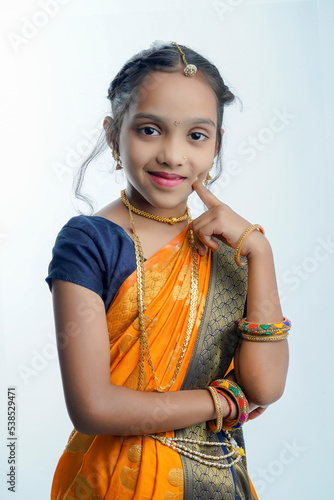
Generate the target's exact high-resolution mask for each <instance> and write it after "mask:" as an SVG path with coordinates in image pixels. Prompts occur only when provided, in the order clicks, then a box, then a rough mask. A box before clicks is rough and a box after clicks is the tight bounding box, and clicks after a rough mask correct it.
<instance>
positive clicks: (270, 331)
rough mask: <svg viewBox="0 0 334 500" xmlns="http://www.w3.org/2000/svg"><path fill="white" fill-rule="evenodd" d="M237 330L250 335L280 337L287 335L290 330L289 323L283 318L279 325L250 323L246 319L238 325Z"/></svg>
mask: <svg viewBox="0 0 334 500" xmlns="http://www.w3.org/2000/svg"><path fill="white" fill-rule="evenodd" d="M238 327H239V329H240V330H241V331H242V332H244V333H246V334H250V335H281V334H282V333H287V332H288V331H289V330H290V328H291V321H290V320H289V319H287V318H283V321H281V322H280V323H268V324H262V323H250V322H249V321H247V319H246V318H244V319H242V320H241V321H240V322H239V323H238Z"/></svg>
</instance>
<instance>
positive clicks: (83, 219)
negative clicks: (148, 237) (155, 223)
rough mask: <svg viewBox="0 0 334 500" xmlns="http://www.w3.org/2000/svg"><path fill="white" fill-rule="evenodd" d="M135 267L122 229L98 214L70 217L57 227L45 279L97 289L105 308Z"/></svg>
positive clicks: (132, 253)
mask: <svg viewBox="0 0 334 500" xmlns="http://www.w3.org/2000/svg"><path fill="white" fill-rule="evenodd" d="M135 270H136V257H135V252H134V244H133V241H132V239H131V238H130V236H129V235H128V234H127V233H126V231H124V229H123V228H122V227H121V226H119V225H118V224H115V223H114V222H111V221H110V220H108V219H105V218H104V217H100V216H98V215H78V216H75V217H72V218H71V219H70V220H69V221H68V222H67V223H66V224H65V225H64V226H63V227H62V229H61V230H60V232H59V233H58V236H57V238H56V241H55V245H54V247H53V249H52V260H51V262H50V264H49V268H48V273H49V274H48V276H47V277H46V278H45V281H46V282H47V284H48V285H49V288H50V291H52V278H58V279H63V280H66V281H71V282H72V283H76V284H78V285H82V286H84V287H86V288H89V289H90V290H93V291H94V292H96V293H97V294H98V295H99V296H100V297H101V298H102V300H103V301H104V304H105V310H106V312H107V311H108V309H109V306H110V304H111V302H112V300H113V298H114V296H115V295H116V293H117V291H118V289H119V288H120V286H121V285H122V283H123V282H124V281H125V280H126V278H128V276H130V274H132V273H133V272H134V271H135Z"/></svg>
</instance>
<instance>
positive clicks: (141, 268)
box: [127, 203, 199, 392]
mask: <svg viewBox="0 0 334 500" xmlns="http://www.w3.org/2000/svg"><path fill="white" fill-rule="evenodd" d="M127 206H128V209H129V214H130V224H131V228H132V234H133V242H134V247H135V255H136V266H137V302H138V317H139V327H140V333H139V345H140V368H139V380H138V389H137V390H138V391H141V390H142V388H143V381H144V375H145V354H146V355H147V361H148V364H149V367H150V370H151V373H152V375H153V377H154V380H155V382H156V385H157V387H156V388H155V389H156V390H157V391H158V392H165V391H166V390H167V389H169V388H170V387H171V386H172V385H173V384H174V382H175V380H176V379H177V376H178V374H179V371H180V368H181V364H182V361H183V358H184V356H185V354H186V351H187V347H188V344H189V340H190V337H191V333H192V331H193V328H194V324H195V320H196V310H197V296H198V283H199V277H198V254H197V251H196V244H195V239H194V234H193V231H192V229H189V230H188V238H189V245H190V262H191V280H190V283H191V284H190V311H189V319H188V325H187V331H186V336H185V339H184V341H183V345H182V349H181V352H180V356H179V359H178V362H177V365H176V368H175V371H174V375H173V377H172V379H171V380H170V381H169V383H168V384H167V385H165V386H161V383H160V380H159V378H158V377H157V375H156V373H155V369H154V366H153V361H152V358H151V351H150V348H149V345H148V339H147V334H146V327H145V316H144V314H145V311H146V309H147V306H146V304H145V302H144V298H145V285H146V281H145V259H144V253H143V249H142V246H141V243H140V239H139V237H138V234H137V233H136V230H135V225H134V220H133V217H132V212H131V207H132V205H130V203H129V204H128V205H127Z"/></svg>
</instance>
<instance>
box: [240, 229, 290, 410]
mask: <svg viewBox="0 0 334 500" xmlns="http://www.w3.org/2000/svg"><path fill="white" fill-rule="evenodd" d="M248 238H249V240H251V238H252V239H253V241H249V242H248V243H249V244H252V248H253V249H254V248H256V250H253V251H249V253H248V255H247V259H248V290H247V321H250V322H252V323H276V322H281V321H282V319H283V316H282V311H281V306H280V302H279V298H278V291H277V284H276V276H275V268H274V261H273V255H272V251H271V247H270V244H269V242H268V240H267V239H266V238H265V237H264V236H263V235H262V234H260V233H258V232H257V231H255V232H254V233H252V234H251V235H250V236H249V237H248ZM255 238H257V240H255ZM246 241H247V240H246ZM255 241H256V245H255ZM288 359H289V354H288V344H287V340H280V341H277V342H252V341H248V340H243V342H242V343H241V345H240V347H239V348H238V350H237V352H236V365H235V376H236V379H237V381H238V384H239V385H240V386H241V387H242V389H243V390H244V392H245V394H246V397H247V398H249V399H250V400H251V401H253V402H254V403H256V404H258V405H260V406H266V405H268V404H271V403H273V402H274V401H276V400H277V399H279V398H280V397H281V395H282V393H283V390H284V386H285V380H286V375H287V369H288Z"/></svg>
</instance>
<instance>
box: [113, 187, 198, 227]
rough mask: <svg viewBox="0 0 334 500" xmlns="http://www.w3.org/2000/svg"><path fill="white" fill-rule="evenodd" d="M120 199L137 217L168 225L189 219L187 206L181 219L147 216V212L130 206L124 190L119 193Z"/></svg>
mask: <svg viewBox="0 0 334 500" xmlns="http://www.w3.org/2000/svg"><path fill="white" fill-rule="evenodd" d="M121 199H122V202H123V203H124V205H125V206H126V207H128V208H130V209H131V210H132V212H133V213H135V214H137V215H142V216H143V217H147V218H148V219H153V220H156V221H158V222H168V224H175V223H176V222H182V221H184V220H187V219H188V218H189V209H188V206H187V207H186V212H185V214H184V215H181V217H160V216H159V215H153V214H149V213H148V212H144V211H143V210H139V208H136V207H134V206H133V205H131V203H130V202H129V200H128V199H127V197H126V195H125V189H123V191H121Z"/></svg>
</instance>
